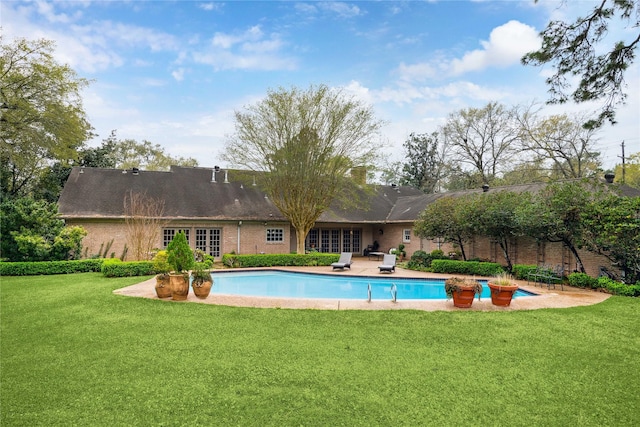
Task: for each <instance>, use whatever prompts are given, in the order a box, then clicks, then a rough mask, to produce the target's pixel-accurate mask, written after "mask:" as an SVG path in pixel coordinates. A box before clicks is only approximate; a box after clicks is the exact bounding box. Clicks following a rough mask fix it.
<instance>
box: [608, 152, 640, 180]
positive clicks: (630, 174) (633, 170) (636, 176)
mask: <svg viewBox="0 0 640 427" xmlns="http://www.w3.org/2000/svg"><path fill="white" fill-rule="evenodd" d="M614 173H615V175H616V182H622V180H623V179H624V183H625V184H626V185H628V186H630V187H634V188H640V152H638V153H635V154H631V155H630V156H629V158H628V161H627V162H625V165H624V173H623V170H622V165H617V166H616V168H615V170H614Z"/></svg>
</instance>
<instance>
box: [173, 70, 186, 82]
mask: <svg viewBox="0 0 640 427" xmlns="http://www.w3.org/2000/svg"><path fill="white" fill-rule="evenodd" d="M184 73H185V69H184V68H178V69H177V70H174V71H172V72H171V76H172V77H173V78H174V79H175V80H176V81H178V82H181V81H183V80H184Z"/></svg>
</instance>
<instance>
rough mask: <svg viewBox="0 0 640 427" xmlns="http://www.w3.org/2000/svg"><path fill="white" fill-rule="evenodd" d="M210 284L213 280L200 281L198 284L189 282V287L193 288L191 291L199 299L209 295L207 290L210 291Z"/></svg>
mask: <svg viewBox="0 0 640 427" xmlns="http://www.w3.org/2000/svg"><path fill="white" fill-rule="evenodd" d="M211 285H213V282H208V281H207V282H202V283H201V284H199V285H196V284H195V283H192V284H191V287H192V288H193V293H194V294H195V296H197V297H198V298H200V299H205V298H206V297H208V296H209V292H211Z"/></svg>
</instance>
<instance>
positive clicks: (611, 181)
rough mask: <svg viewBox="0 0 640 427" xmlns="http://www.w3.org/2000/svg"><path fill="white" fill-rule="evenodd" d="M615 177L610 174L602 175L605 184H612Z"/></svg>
mask: <svg viewBox="0 0 640 427" xmlns="http://www.w3.org/2000/svg"><path fill="white" fill-rule="evenodd" d="M615 177H616V176H615V175H614V174H613V173H611V172H608V173H605V174H604V179H605V181H607V184H613V179H614V178H615Z"/></svg>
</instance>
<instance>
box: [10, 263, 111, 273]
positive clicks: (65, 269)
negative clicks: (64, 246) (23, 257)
mask: <svg viewBox="0 0 640 427" xmlns="http://www.w3.org/2000/svg"><path fill="white" fill-rule="evenodd" d="M103 261H104V260H102V259H83V260H78V261H38V262H0V276H35V275H48V274H70V273H89V272H99V271H100V269H101V267H102V262H103Z"/></svg>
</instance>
